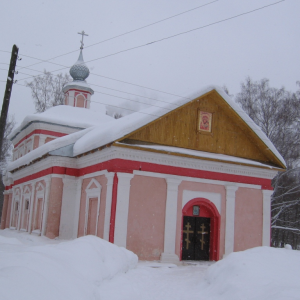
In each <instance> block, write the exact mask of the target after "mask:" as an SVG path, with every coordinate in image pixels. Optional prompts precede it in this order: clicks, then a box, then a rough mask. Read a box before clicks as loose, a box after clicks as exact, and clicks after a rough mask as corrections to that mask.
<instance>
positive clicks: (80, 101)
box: [76, 95, 85, 107]
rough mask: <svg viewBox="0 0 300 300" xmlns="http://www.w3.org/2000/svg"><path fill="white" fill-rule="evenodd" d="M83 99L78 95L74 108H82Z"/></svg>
mask: <svg viewBox="0 0 300 300" xmlns="http://www.w3.org/2000/svg"><path fill="white" fill-rule="evenodd" d="M84 102H85V98H84V97H83V96H82V95H79V96H78V97H77V99H76V107H84Z"/></svg>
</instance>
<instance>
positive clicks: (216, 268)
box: [199, 247, 300, 300]
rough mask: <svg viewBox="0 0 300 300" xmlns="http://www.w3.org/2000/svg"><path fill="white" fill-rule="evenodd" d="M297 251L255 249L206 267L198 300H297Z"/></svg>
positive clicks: (299, 257)
mask: <svg viewBox="0 0 300 300" xmlns="http://www.w3.org/2000/svg"><path fill="white" fill-rule="evenodd" d="M299 270H300V251H296V250H288V249H276V248H270V247H257V248H253V249H250V250H246V251H242V252H235V253H232V254H230V255H228V257H226V258H225V259H223V260H221V261H219V262H217V263H215V264H214V265H212V266H210V267H209V268H208V269H207V271H206V274H205V277H204V281H203V282H202V283H201V284H200V285H199V290H200V291H201V293H200V295H201V296H200V299H201V300H202V299H210V300H212V299H214V300H221V299H222V300H227V299H228V300H242V299H243V300H244V299H245V300H246V299H247V300H248V299H249V300H250V299H255V300H279V299H280V300H283V299H284V300H286V299H300V275H299Z"/></svg>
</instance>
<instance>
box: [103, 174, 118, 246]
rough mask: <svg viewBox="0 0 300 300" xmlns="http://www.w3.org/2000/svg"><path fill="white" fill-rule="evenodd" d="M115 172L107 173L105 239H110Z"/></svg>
mask: <svg viewBox="0 0 300 300" xmlns="http://www.w3.org/2000/svg"><path fill="white" fill-rule="evenodd" d="M114 176H115V173H113V172H109V173H106V174H105V177H106V179H107V183H106V200H105V215H104V232H103V239H104V240H106V241H109V228H110V216H111V202H112V189H113V183H114Z"/></svg>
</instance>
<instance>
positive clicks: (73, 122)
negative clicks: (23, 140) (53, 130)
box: [8, 105, 114, 139]
mask: <svg viewBox="0 0 300 300" xmlns="http://www.w3.org/2000/svg"><path fill="white" fill-rule="evenodd" d="M105 113H106V110H105V108H103V111H102V112H99V111H98V112H95V111H92V110H90V109H86V108H79V107H72V106H68V105H59V106H54V107H51V108H49V109H48V110H46V111H44V112H42V113H38V114H32V115H28V116H27V117H25V118H24V120H23V122H22V123H21V124H20V125H19V126H18V127H17V128H16V129H15V130H13V131H12V133H11V134H10V135H9V136H8V138H9V139H11V138H13V137H14V136H15V135H17V134H18V133H19V132H21V131H22V130H23V129H24V127H25V126H26V125H27V124H28V123H30V122H33V121H42V122H49V123H53V124H59V125H65V126H71V127H78V128H81V129H82V128H88V127H91V126H95V125H100V124H103V123H105V122H109V121H113V120H114V118H112V117H110V116H108V115H106V114H105Z"/></svg>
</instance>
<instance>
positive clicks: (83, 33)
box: [78, 30, 89, 50]
mask: <svg viewBox="0 0 300 300" xmlns="http://www.w3.org/2000/svg"><path fill="white" fill-rule="evenodd" d="M78 34H81V35H82V38H81V41H80V43H81V47H80V49H81V50H82V49H83V46H84V43H83V37H84V36H89V35H88V34H86V33H85V32H84V30H82V31H81V32H78Z"/></svg>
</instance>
